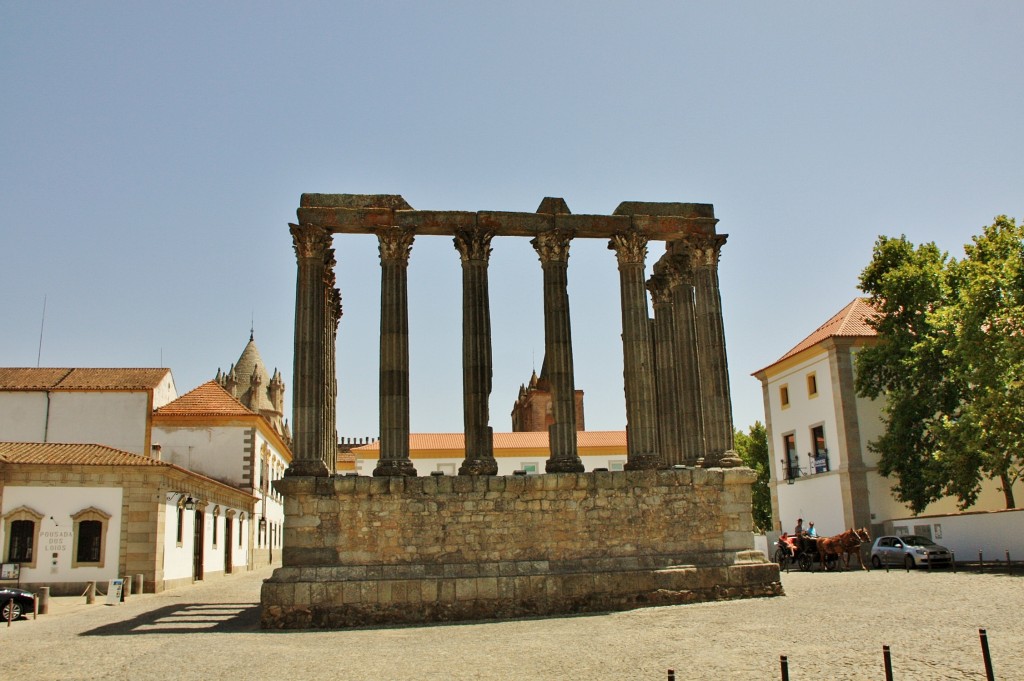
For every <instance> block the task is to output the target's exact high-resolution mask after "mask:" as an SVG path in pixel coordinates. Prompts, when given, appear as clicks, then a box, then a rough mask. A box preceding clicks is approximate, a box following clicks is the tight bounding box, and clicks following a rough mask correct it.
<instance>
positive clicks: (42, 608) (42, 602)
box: [36, 586, 50, 615]
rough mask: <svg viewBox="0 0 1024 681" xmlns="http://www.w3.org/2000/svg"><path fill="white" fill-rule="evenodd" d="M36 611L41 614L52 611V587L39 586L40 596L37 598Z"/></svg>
mask: <svg viewBox="0 0 1024 681" xmlns="http://www.w3.org/2000/svg"><path fill="white" fill-rule="evenodd" d="M36 611H37V612H38V613H39V614H40V615H45V614H46V613H48V612H50V587H48V586H41V587H39V598H38V599H37V600H36Z"/></svg>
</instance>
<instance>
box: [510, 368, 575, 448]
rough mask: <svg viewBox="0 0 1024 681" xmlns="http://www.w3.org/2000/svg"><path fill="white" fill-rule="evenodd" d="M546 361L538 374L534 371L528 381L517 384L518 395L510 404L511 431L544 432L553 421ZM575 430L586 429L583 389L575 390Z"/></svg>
mask: <svg viewBox="0 0 1024 681" xmlns="http://www.w3.org/2000/svg"><path fill="white" fill-rule="evenodd" d="M546 369H547V361H545V362H544V364H543V365H541V368H540V376H539V377H538V376H537V372H536V371H534V372H533V374H532V375H531V376H530V382H529V383H527V384H526V385H520V386H519V397H517V398H516V402H515V404H513V405H512V432H513V433H546V432H547V431H548V426H550V425H551V424H552V423H554V422H555V417H554V415H553V414H552V411H551V384H550V383H549V382H548V378H547V371H546ZM575 404H576V430H586V427H585V425H584V422H583V391H582V390H577V391H576V394H575Z"/></svg>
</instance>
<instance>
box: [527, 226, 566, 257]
mask: <svg viewBox="0 0 1024 681" xmlns="http://www.w3.org/2000/svg"><path fill="white" fill-rule="evenodd" d="M570 241H572V232H571V231H570V230H567V229H552V230H551V231H549V232H541V233H540V234H538V235H537V236H535V237H534V238H533V239H531V240H530V244H532V245H533V248H534V250H536V251H537V255H539V256H540V261H541V264H544V265H546V264H548V263H551V262H561V263H567V262H569V242H570Z"/></svg>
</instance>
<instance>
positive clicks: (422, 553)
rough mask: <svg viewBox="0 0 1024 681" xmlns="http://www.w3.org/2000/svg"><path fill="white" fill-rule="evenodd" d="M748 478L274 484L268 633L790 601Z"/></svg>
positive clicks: (645, 473)
mask: <svg viewBox="0 0 1024 681" xmlns="http://www.w3.org/2000/svg"><path fill="white" fill-rule="evenodd" d="M754 479H755V475H754V473H753V472H752V471H750V470H749V469H746V468H738V469H729V470H722V469H669V470H640V471H599V472H594V473H557V474H548V475H533V476H509V477H500V476H457V477H447V476H446V477H439V478H434V477H429V478H418V477H416V478H414V477H389V478H381V477H374V478H366V477H342V478H298V477H291V478H285V479H283V480H278V481H276V482H275V483H274V484H275V487H276V488H277V489H278V490H279V491H280V492H281V493H282V494H283V495H284V499H285V525H284V550H283V552H282V556H283V561H282V567H281V568H280V569H278V570H276V571H275V572H274V575H273V576H272V577H271V578H270V579H269V580H267V581H266V582H265V583H264V586H263V594H262V603H263V615H262V624H263V626H264V627H267V628H314V627H350V626H365V625H380V624H412V623H424V622H445V621H458V620H474V619H500V618H509V617H524V616H537V615H560V614H569V613H579V612H601V611H611V610H625V609H630V608H638V607H645V606H651V605H667V604H671V603H689V602H694V601H706V600H713V599H720V598H743V597H751V596H772V595H778V594H780V593H781V586H780V584H779V568H778V565H775V564H774V563H769V562H767V560H766V559H765V557H764V554H762V553H761V552H759V551H754V550H753V533H752V532H751V529H752V524H753V523H752V520H751V517H750V486H751V483H752V482H753V480H754Z"/></svg>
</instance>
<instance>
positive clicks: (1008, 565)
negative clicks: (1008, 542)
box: [1003, 549, 1013, 575]
mask: <svg viewBox="0 0 1024 681" xmlns="http://www.w3.org/2000/svg"><path fill="white" fill-rule="evenodd" d="M1003 550H1004V551H1006V574H1008V575H1012V574H1013V566H1012V565H1010V549H1003Z"/></svg>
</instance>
